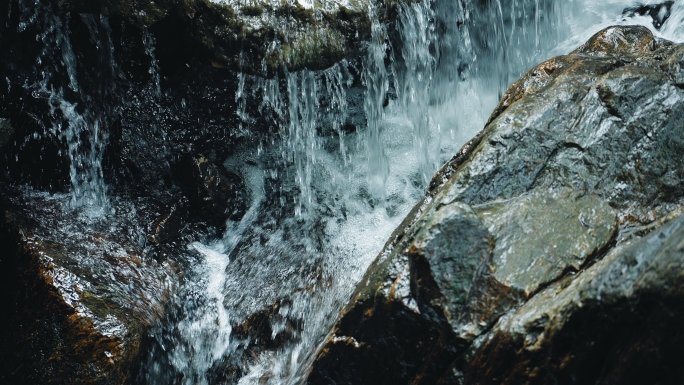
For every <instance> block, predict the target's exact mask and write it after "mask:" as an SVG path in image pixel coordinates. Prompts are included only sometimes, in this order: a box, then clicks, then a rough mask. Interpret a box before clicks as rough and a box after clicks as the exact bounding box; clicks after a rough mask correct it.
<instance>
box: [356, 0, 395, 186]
mask: <svg viewBox="0 0 684 385" xmlns="http://www.w3.org/2000/svg"><path fill="white" fill-rule="evenodd" d="M369 13H370V15H371V20H372V24H371V40H370V42H369V43H368V53H367V55H366V57H365V58H364V61H363V74H362V79H361V80H362V82H363V84H364V85H365V86H366V94H365V98H364V111H365V113H366V124H367V128H366V130H367V131H366V146H367V151H368V185H369V190H370V193H371V195H372V196H373V197H374V198H376V199H383V198H384V197H385V190H386V189H385V187H386V184H387V178H388V176H389V161H388V159H387V154H386V153H385V145H384V143H383V141H382V127H383V124H384V119H385V109H384V106H385V99H386V97H387V90H388V89H389V79H388V71H387V68H386V67H385V57H386V51H387V43H386V39H387V30H386V27H385V25H384V24H382V23H381V22H380V21H379V20H378V18H377V14H376V10H375V8H374V6H372V5H371V6H370V7H369Z"/></svg>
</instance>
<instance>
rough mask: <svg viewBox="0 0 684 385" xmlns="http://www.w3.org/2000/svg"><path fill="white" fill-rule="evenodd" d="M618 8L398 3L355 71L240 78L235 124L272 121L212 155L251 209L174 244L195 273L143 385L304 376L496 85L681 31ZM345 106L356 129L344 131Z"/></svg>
mask: <svg viewBox="0 0 684 385" xmlns="http://www.w3.org/2000/svg"><path fill="white" fill-rule="evenodd" d="M630 5H632V2H631V1H625V0H621V1H618V0H615V1H609V2H606V3H605V4H603V5H595V4H594V3H593V2H590V1H588V0H586V1H585V0H575V1H568V2H563V3H558V2H556V1H553V0H517V1H510V2H504V1H499V0H492V1H487V2H482V1H474V0H473V1H470V0H462V1H445V0H435V1H434V2H430V1H424V2H420V3H406V4H402V5H400V6H399V7H398V11H399V16H398V22H397V23H396V25H390V26H387V25H384V24H382V23H380V22H379V21H378V20H375V21H374V22H373V25H372V37H371V41H370V42H369V44H368V47H367V55H366V57H365V58H364V59H363V60H362V62H361V63H359V64H356V63H353V62H352V63H347V62H346V61H343V62H341V63H338V64H337V65H336V66H333V67H332V68H329V69H327V70H324V71H319V72H312V71H301V72H297V73H294V72H293V73H289V72H287V71H285V75H284V77H281V78H279V77H275V78H273V79H262V78H257V77H251V76H247V75H245V74H240V75H239V80H238V83H239V89H238V94H237V95H236V100H237V101H238V109H239V111H238V112H239V114H240V117H241V119H242V124H243V125H245V126H248V125H250V124H253V122H254V121H255V120H258V119H259V117H255V116H249V115H247V112H246V105H247V102H248V101H249V100H252V101H255V103H256V104H257V105H259V106H260V107H259V112H260V114H262V115H263V116H266V115H268V116H270V117H271V118H272V119H273V124H274V126H277V127H279V130H275V129H274V131H278V135H277V136H275V137H276V138H279V140H276V141H273V142H262V143H261V144H260V145H259V148H258V150H257V151H256V152H252V151H251V150H242V151H238V152H237V153H236V154H234V155H233V156H232V157H231V158H230V159H228V160H227V161H226V166H228V168H230V169H233V170H236V171H240V172H241V173H242V175H244V176H245V177H246V179H247V180H248V181H249V183H248V184H249V186H250V191H251V196H252V197H251V201H252V204H251V208H250V210H249V211H248V213H247V214H246V215H245V217H244V218H243V219H242V220H241V221H240V222H238V223H232V222H229V223H228V229H227V230H226V232H225V234H224V236H223V238H222V239H220V240H216V241H213V242H206V244H201V243H194V244H192V245H190V247H191V249H192V254H193V255H195V258H196V260H197V263H196V267H195V268H193V269H192V271H191V272H190V274H189V275H188V277H187V279H186V283H185V287H184V289H182V290H180V292H179V294H178V298H177V301H176V305H177V309H178V311H177V312H176V313H174V315H173V316H172V317H171V319H169V320H167V321H168V323H167V324H165V325H163V326H162V327H161V328H160V329H159V330H158V331H157V333H156V335H155V338H156V340H157V342H158V346H157V348H156V349H155V351H154V352H153V354H152V355H151V356H150V359H149V361H148V363H147V365H146V369H145V370H146V372H145V378H144V380H145V381H146V382H147V383H148V384H166V383H170V382H173V381H179V382H180V383H184V384H190V383H193V384H194V383H197V384H205V383H212V384H214V383H215V384H220V383H238V384H255V383H266V384H298V383H302V382H304V381H305V378H306V372H307V369H308V367H309V366H310V364H311V361H312V359H313V355H314V353H315V351H316V348H317V347H318V345H319V344H320V342H321V341H322V340H323V338H324V337H325V335H326V334H327V333H328V332H329V328H330V327H331V325H332V323H333V322H334V319H335V317H336V315H337V314H338V312H339V310H340V308H341V306H342V305H343V304H344V301H345V300H347V299H348V298H349V296H350V294H351V292H352V290H353V289H354V287H355V286H356V284H357V282H359V280H360V279H361V277H362V275H363V273H364V271H365V270H366V268H367V267H368V265H369V263H370V262H371V261H372V260H373V258H374V257H375V256H376V254H377V252H378V251H379V250H380V249H381V248H382V246H383V243H384V242H385V240H386V239H387V238H388V237H389V235H390V233H391V232H392V230H393V229H394V228H396V226H398V225H399V223H400V222H401V220H402V218H403V217H404V216H405V215H406V213H407V212H408V211H409V210H410V209H411V207H412V206H413V205H414V204H415V202H417V201H418V200H419V199H420V198H421V197H422V196H423V194H424V188H425V186H426V185H427V182H428V181H429V178H430V176H431V175H432V173H433V172H434V171H435V170H436V168H437V167H438V166H439V165H440V164H441V163H442V162H444V161H446V160H447V159H449V158H450V157H451V155H452V154H454V153H456V151H457V149H458V147H459V146H460V145H461V144H462V143H464V142H465V141H466V140H467V139H468V138H470V137H471V136H472V135H473V134H474V133H475V132H476V131H477V130H479V129H481V128H482V127H483V125H484V123H485V122H486V119H487V114H488V113H489V112H490V111H491V110H492V109H493V108H494V106H495V105H496V103H497V102H498V100H499V98H500V97H501V95H502V93H503V92H504V91H505V89H506V88H507V87H508V86H509V85H510V83H511V81H512V80H515V79H517V78H519V77H520V75H521V74H522V73H523V72H524V71H525V70H527V69H528V68H530V67H532V66H533V65H534V64H536V63H538V62H540V61H541V60H544V59H546V58H547V57H550V56H552V55H556V54H565V53H568V52H569V51H571V50H572V49H574V48H575V47H576V46H577V45H578V44H579V43H580V42H582V41H585V40H586V39H587V38H588V37H589V36H590V35H591V34H593V33H595V32H597V31H598V30H600V29H601V28H603V27H605V26H607V25H611V24H634V23H639V24H643V25H646V26H648V27H649V28H652V29H653V30H654V32H655V34H656V35H658V36H663V37H667V38H669V39H671V40H677V41H681V40H682V38H684V31H683V28H682V27H681V26H682V20H684V6H683V5H680V4H675V5H674V6H673V8H672V16H671V17H670V19H669V20H668V21H666V22H665V23H664V24H663V26H662V27H661V28H660V29H659V30H656V29H655V27H654V26H653V23H652V20H651V18H650V17H642V16H623V10H624V9H625V8H626V7H628V6H630ZM374 12H375V11H374V10H372V9H371V10H370V13H371V14H374ZM395 32H396V33H395ZM355 77H356V78H357V79H356V80H361V81H360V82H359V81H355ZM358 78H360V79H358ZM250 89H251V92H249V91H247V90H250ZM354 95H362V96H363V100H362V101H361V102H359V101H358V100H356V99H355V98H354ZM355 109H356V110H362V111H363V112H364V114H365V122H363V124H361V125H357V127H356V132H353V130H350V129H349V128H348V126H349V125H350V123H349V122H350V121H351V120H353V119H352V116H353V115H355V114H356V112H357V111H355Z"/></svg>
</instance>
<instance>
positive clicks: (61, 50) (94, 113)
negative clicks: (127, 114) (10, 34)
mask: <svg viewBox="0 0 684 385" xmlns="http://www.w3.org/2000/svg"><path fill="white" fill-rule="evenodd" d="M21 5H22V21H21V23H20V25H19V29H20V30H24V29H27V28H35V29H37V30H39V31H42V32H41V33H40V34H39V35H38V36H36V39H37V40H39V41H42V43H43V50H42V52H40V54H39V56H38V57H37V58H36V63H35V65H36V66H35V78H34V79H35V82H33V83H31V82H29V81H28V80H27V81H26V83H24V84H23V87H24V88H26V89H27V90H32V93H33V97H34V98H36V99H43V100H45V102H46V103H47V105H48V108H49V114H50V118H51V122H49V126H45V127H44V132H43V133H42V135H43V136H44V137H48V136H52V137H56V138H57V139H58V140H61V141H63V142H64V143H65V144H66V148H65V150H64V151H65V152H66V155H67V156H68V158H69V161H70V165H69V176H70V183H71V207H73V208H86V210H85V211H87V214H88V215H89V216H93V215H94V216H101V215H102V214H103V213H105V212H106V211H107V210H108V208H109V200H108V198H107V186H106V184H105V181H104V176H103V171H102V157H103V153H104V147H105V145H106V142H107V138H108V133H107V127H108V126H109V124H110V123H111V115H112V114H113V113H114V111H113V105H114V104H115V102H114V101H115V100H117V98H118V96H117V89H116V88H117V79H116V78H117V76H118V69H117V66H116V64H115V61H114V56H113V54H114V52H113V51H114V48H113V44H112V37H111V30H110V27H109V23H108V20H107V18H106V17H104V16H102V17H99V18H97V19H96V18H95V17H94V16H93V15H88V14H83V15H80V16H79V15H74V16H69V15H67V16H57V15H55V14H54V13H52V11H51V10H50V7H49V5H44V4H41V3H39V2H35V3H32V2H29V1H27V2H22V3H21ZM71 17H80V18H81V19H82V22H83V23H84V24H85V26H86V27H87V30H88V33H89V34H90V36H89V38H90V42H91V44H92V45H93V46H94V48H95V57H94V58H93V59H94V60H95V61H96V62H98V63H99V66H98V67H97V68H94V71H95V73H94V74H93V73H87V74H85V73H80V72H81V71H86V70H84V68H83V66H79V63H78V60H79V59H78V58H77V57H76V55H75V54H74V51H73V49H72V44H71V38H70V36H69V32H68V31H69V30H68V24H69V23H70V18H71ZM57 63H59V64H57ZM89 70H93V69H89ZM93 77H94V78H95V81H93ZM80 82H85V83H86V84H85V87H84V86H82V84H80ZM34 139H37V138H34ZM43 139H44V138H43Z"/></svg>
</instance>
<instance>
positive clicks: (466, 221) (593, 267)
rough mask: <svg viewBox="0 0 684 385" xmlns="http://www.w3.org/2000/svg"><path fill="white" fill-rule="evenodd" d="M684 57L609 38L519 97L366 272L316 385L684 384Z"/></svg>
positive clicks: (642, 37)
mask: <svg viewBox="0 0 684 385" xmlns="http://www.w3.org/2000/svg"><path fill="white" fill-rule="evenodd" d="M682 52H684V47H683V46H681V45H675V44H672V43H670V42H668V41H664V40H661V39H656V38H654V37H653V35H652V34H651V32H650V31H648V30H647V29H646V28H642V27H611V28H608V29H605V30H603V31H601V32H599V33H598V34H596V35H595V36H594V37H592V38H591V39H590V40H589V41H588V42H586V43H585V44H584V45H582V46H581V47H579V48H578V49H577V50H575V51H574V52H572V53H571V54H569V55H567V56H560V57H556V58H553V59H550V60H548V61H546V62H544V63H542V64H540V65H538V66H537V67H536V68H533V69H532V70H530V71H529V72H528V73H527V74H525V75H524V76H523V77H522V78H521V79H520V80H519V81H517V82H516V83H515V84H513V86H511V87H510V89H509V90H508V92H507V93H506V94H505V95H504V97H503V99H502V100H501V102H500V104H499V106H498V107H497V108H496V110H495V111H494V113H493V114H492V116H491V117H490V119H489V123H488V124H487V126H486V127H485V129H484V130H483V131H482V132H481V133H480V134H479V135H478V136H477V137H476V138H475V139H473V140H472V141H471V142H470V143H468V144H467V145H466V146H465V147H464V148H463V149H462V150H461V152H460V153H459V154H457V155H456V156H455V157H454V159H453V160H452V161H451V162H449V163H448V164H446V165H445V166H444V167H443V168H442V170H441V171H440V172H438V174H437V175H436V176H435V178H434V179H433V181H432V186H431V189H430V191H429V192H428V194H427V196H426V198H425V199H424V200H423V201H422V202H421V203H419V204H418V205H417V206H416V207H415V209H414V210H413V213H412V214H411V215H409V217H408V218H407V219H406V220H405V222H404V225H403V226H401V227H400V228H399V229H397V230H396V232H395V233H394V235H393V237H392V239H390V240H389V241H388V243H387V245H386V247H385V249H384V251H383V252H381V254H380V255H379V256H378V258H377V259H376V261H375V262H374V263H373V265H372V266H371V267H370V269H369V270H368V272H367V273H366V276H365V278H364V279H363V281H362V282H361V284H360V285H359V286H358V288H357V290H356V293H355V294H354V295H353V297H352V299H351V300H350V302H349V303H348V304H347V305H346V307H345V308H344V310H343V311H342V313H341V315H340V317H339V319H338V321H337V324H336V326H335V328H334V330H333V331H332V333H331V334H330V336H329V337H328V339H327V341H326V343H325V344H324V345H323V346H322V347H321V348H320V350H319V352H318V356H317V359H316V362H315V364H314V367H313V369H312V371H311V373H310V375H309V379H308V383H310V384H329V383H336V384H400V383H407V384H408V383H411V384H434V383H440V384H489V383H492V384H502V383H504V384H520V383H530V384H532V383H534V384H537V383H539V384H546V383H567V384H570V383H602V384H603V383H606V384H607V383H620V384H632V383H633V384H638V383H643V382H653V383H671V382H672V381H673V379H674V378H681V377H682V375H683V373H682V369H681V368H680V367H679V366H677V365H675V364H674V361H672V359H671V358H672V357H677V356H680V355H681V344H682V340H681V339H680V338H679V337H677V336H678V333H675V332H673V331H674V330H675V329H676V328H677V325H679V324H680V323H681V320H682V318H681V317H682V309H681V306H679V305H678V304H677V303H678V302H681V295H682V284H681V282H680V281H681V280H680V279H679V278H678V277H679V275H680V274H681V267H680V265H681V264H682V263H683V261H684V260H683V259H682V256H683V254H682V252H681V250H680V249H681V247H680V246H681V242H682V239H684V238H682V233H681V231H680V229H681V223H682V218H683V217H681V216H680V211H679V208H680V207H681V205H682V203H683V199H684V194H683V191H684V190H682V187H683V182H682V177H683V176H684V164H683V163H682V159H681V156H680V155H679V154H681V152H682V150H684V140H683V139H682V138H683V136H682V127H683V123H684V120H683V119H684V118H683V117H682V115H681V113H680V112H681V111H682V109H683V108H684V92H683V91H682V89H681V85H682V84H681V82H682V79H681V73H682V69H681V65H682ZM678 245H679V246H678ZM656 368H658V369H657V370H656ZM645 373H648V377H647V378H645V377H644V376H645V375H646V374H645Z"/></svg>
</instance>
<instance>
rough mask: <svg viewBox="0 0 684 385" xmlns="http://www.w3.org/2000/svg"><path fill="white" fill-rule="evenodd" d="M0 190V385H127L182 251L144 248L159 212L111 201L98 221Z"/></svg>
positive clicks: (56, 199) (53, 199)
mask: <svg viewBox="0 0 684 385" xmlns="http://www.w3.org/2000/svg"><path fill="white" fill-rule="evenodd" d="M2 193H3V197H2V223H1V224H0V248H1V249H2V250H3V252H2V254H1V255H0V282H2V286H1V288H2V292H3V298H2V304H1V305H2V309H3V312H2V314H3V315H2V323H3V328H2V333H0V342H1V343H2V346H3V349H2V350H1V352H0V354H1V356H0V373H1V374H0V382H1V383H3V384H5V383H7V384H124V383H131V381H132V380H133V379H134V378H132V376H134V374H135V373H136V372H137V366H138V365H140V361H141V357H142V356H143V355H144V354H145V352H146V347H147V335H148V333H149V331H150V330H151V327H153V326H154V325H155V323H156V322H157V321H158V320H160V319H161V317H162V316H163V314H164V306H165V304H166V303H167V302H168V300H169V299H170V297H171V296H172V294H173V292H174V291H175V288H176V287H177V285H178V281H179V276H180V272H181V271H182V266H181V265H179V264H178V263H176V262H174V258H173V255H174V254H175V255H179V253H182V252H183V251H184V246H183V247H178V246H174V244H172V243H171V242H165V243H164V251H165V253H166V254H169V255H165V256H163V257H160V255H161V252H160V251H159V248H160V246H161V245H160V244H159V243H158V244H151V243H149V242H148V238H149V235H150V234H152V233H153V232H154V228H153V227H154V226H153V224H154V223H155V218H156V216H157V215H158V213H159V211H161V210H162V209H163V207H160V206H159V205H158V204H155V203H154V202H153V201H151V200H149V199H142V198H140V199H138V200H136V199H132V198H130V197H129V198H128V199H119V198H112V202H111V209H113V210H115V211H116V213H115V214H114V213H110V214H106V215H105V218H104V220H103V219H102V218H96V219H93V218H92V217H88V216H87V215H86V213H84V212H80V213H79V212H75V211H72V210H71V209H70V208H69V197H68V196H67V195H50V194H47V193H31V192H28V193H27V192H26V191H24V192H21V193H20V192H19V191H17V190H15V189H14V188H8V187H5V186H3V187H2ZM182 233H183V232H181V234H182ZM185 235H186V236H187V235H188V231H185ZM186 242H187V241H182V242H179V244H182V245H185V244H186ZM176 259H178V258H176Z"/></svg>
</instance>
